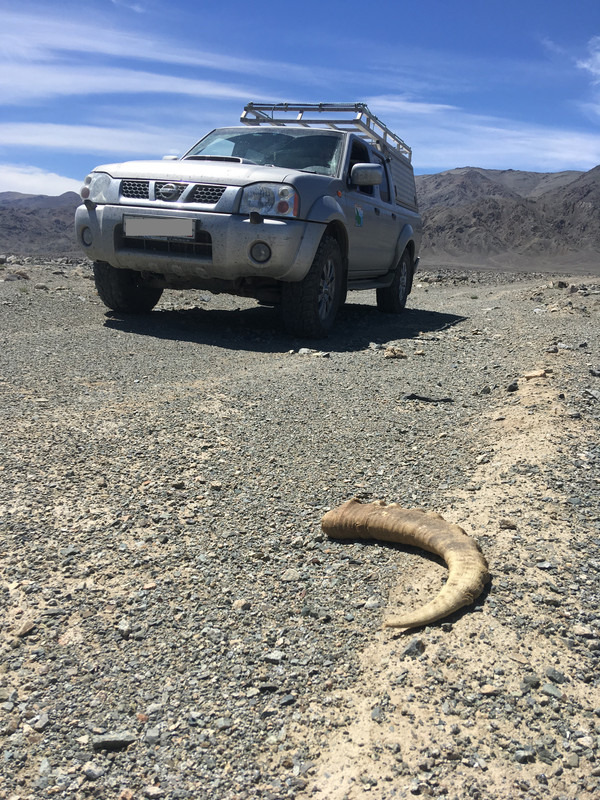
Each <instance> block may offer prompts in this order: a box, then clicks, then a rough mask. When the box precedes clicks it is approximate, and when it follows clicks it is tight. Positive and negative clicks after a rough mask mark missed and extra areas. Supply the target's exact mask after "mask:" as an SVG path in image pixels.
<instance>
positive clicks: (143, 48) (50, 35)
mask: <svg viewBox="0 0 600 800" xmlns="http://www.w3.org/2000/svg"><path fill="white" fill-rule="evenodd" d="M91 27H92V28H93V35H91ZM0 53H1V54H2V55H3V57H4V58H7V59H10V58H15V57H16V58H18V60H19V63H20V64H25V63H30V64H32V63H38V64H40V65H47V64H51V63H52V62H62V61H64V59H65V57H70V58H73V57H75V58H77V57H79V58H80V59H81V61H82V66H83V68H84V70H85V73H86V74H88V73H89V72H90V71H91V66H92V65H91V64H90V58H91V57H94V56H100V57H101V56H109V57H116V58H121V59H122V58H126V59H128V60H130V61H131V62H136V61H138V62H144V61H146V62H147V61H152V62H155V63H160V64H164V65H172V66H181V67H186V66H187V67H192V68H194V67H196V68H202V69H209V70H213V71H222V72H232V73H235V74H236V75H255V76H260V77H265V78H269V79H274V78H277V77H278V76H282V75H283V76H285V79H286V81H302V82H305V83H307V84H310V85H328V84H331V82H332V81H333V80H334V79H335V80H339V79H344V78H346V79H347V80H349V81H351V80H352V79H354V78H356V77H357V75H356V73H354V72H353V71H351V70H347V69H341V68H336V69H332V68H327V67H325V68H320V69H318V70H315V69H314V68H313V67H311V66H306V65H303V64H294V63H293V62H281V61H273V60H269V59H264V58H247V57H241V56H233V55H230V54H229V53H222V52H212V51H208V50H202V49H201V48H197V49H196V48H194V49H192V48H189V47H186V46H185V45H182V43H181V42H179V41H172V40H170V39H168V38H166V37H165V38H163V37H160V36H151V35H142V34H136V33H131V32H129V31H127V30H118V29H115V28H114V27H108V26H107V25H105V24H102V22H99V23H98V24H95V25H93V26H90V22H89V21H86V22H85V23H84V22H78V21H71V22H65V20H64V19H53V18H52V16H51V15H50V14H47V15H46V14H44V15H43V16H42V17H39V18H37V17H32V16H31V15H25V14H20V13H18V12H16V13H10V12H9V13H7V14H5V15H3V19H2V30H1V31H0ZM69 66H70V68H71V69H72V70H73V64H72V63H70V64H69Z"/></svg>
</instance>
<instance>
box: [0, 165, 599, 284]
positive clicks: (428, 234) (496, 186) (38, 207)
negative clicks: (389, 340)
mask: <svg viewBox="0 0 600 800" xmlns="http://www.w3.org/2000/svg"><path fill="white" fill-rule="evenodd" d="M416 180H417V193H418V197H419V205H420V208H421V212H422V214H423V221H424V226H425V229H424V237H423V245H422V251H421V256H422V265H423V266H424V267H427V266H441V265H455V264H456V265H457V264H471V265H480V266H488V267H494V266H496V267H498V268H502V267H504V268H506V267H509V268H510V267H513V268H521V267H529V268H537V267H540V268H541V267H543V266H551V267H553V268H560V267H564V268H572V267H574V266H577V267H585V266H588V265H590V266H592V265H594V266H596V267H597V266H598V265H599V264H600V166H597V167H595V168H594V169H591V170H589V172H576V171H569V172H549V173H540V172H523V171H519V170H486V169H480V168H478V167H461V168H459V169H452V170H448V171H447V172H440V173H437V174H435V175H418V176H417V179H416ZM78 203H79V197H78V195H77V194H75V193H74V192H67V193H65V194H62V195H60V196H58V197H52V196H47V195H25V194H19V193H17V192H0V252H2V253H14V254H18V255H48V256H59V255H62V256H65V255H66V256H80V255H81V253H80V250H79V248H78V247H77V244H76V242H75V238H74V235H73V215H74V212H75V208H76V206H77V205H78Z"/></svg>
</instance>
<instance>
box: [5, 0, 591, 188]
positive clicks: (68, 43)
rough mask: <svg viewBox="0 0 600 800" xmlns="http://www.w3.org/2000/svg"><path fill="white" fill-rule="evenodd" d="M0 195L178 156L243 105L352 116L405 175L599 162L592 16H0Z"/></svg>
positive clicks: (577, 10) (266, 7)
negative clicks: (326, 105) (361, 117)
mask: <svg viewBox="0 0 600 800" xmlns="http://www.w3.org/2000/svg"><path fill="white" fill-rule="evenodd" d="M0 65H1V66H0V191H21V192H26V193H35V194H38V193H39V194H60V193H62V192H63V191H67V190H75V191H77V190H78V188H79V185H80V183H81V180H82V179H83V178H84V177H85V175H86V174H87V173H88V172H89V171H90V170H91V169H92V168H93V167H94V166H96V165H98V164H102V163H109V162H114V161H123V160H129V159H134V158H161V157H162V156H163V155H165V154H168V153H183V152H184V151H185V150H187V149H188V148H189V147H190V146H191V145H192V144H193V143H194V142H195V141H197V140H198V139H199V138H201V136H202V135H204V133H206V132H207V131H209V130H211V129H212V128H214V127H217V126H219V125H231V124H236V123H237V121H238V120H239V115H240V112H241V111H242V108H243V106H244V104H245V103H246V102H248V101H250V100H255V101H271V100H273V101H278V102H279V101H290V102H321V101H327V102H350V101H361V102H367V103H368V105H369V107H370V108H371V110H372V111H373V112H374V113H375V114H377V115H378V116H379V117H380V118H381V119H382V120H383V121H384V122H385V123H386V124H387V125H388V126H389V127H390V128H392V130H394V131H395V132H396V133H398V134H399V135H400V136H402V138H404V139H405V140H406V141H407V142H408V144H409V145H410V146H411V147H412V148H413V154H414V155H413V163H414V165H415V170H416V171H417V172H419V173H432V172H439V171H442V170H445V169H451V168H453V167H460V166H467V165H470V166H478V167H484V168H493V169H524V170H536V171H540V172H554V171H558V170H566V169H577V170H587V169H591V168H592V167H594V166H596V165H597V164H599V163H600V0H572V2H571V3H570V4H568V3H565V2H564V0H560V2H558V0H543V1H542V0H539V1H538V0H520V2H516V1H515V0H503V1H502V2H496V0H417V2H414V3H405V2H400V0H394V1H393V2H392V1H391V0H378V2H377V3H368V2H358V0H345V2H337V0H301V2H294V3H284V2H280V3H276V2H265V0H245V2H240V1H239V0H221V2H215V1H214V0H213V1H212V2H207V1H206V0H194V2H191V0H164V2H163V1H162V0H93V2H92V1H91V0H76V1H72V0H54V1H53V2H47V1H46V2H43V3H42V2H30V0H21V1H20V2H18V3H17V2H15V1H14V0H10V2H9V0H0Z"/></svg>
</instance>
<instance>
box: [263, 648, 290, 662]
mask: <svg viewBox="0 0 600 800" xmlns="http://www.w3.org/2000/svg"><path fill="white" fill-rule="evenodd" d="M284 658H285V653H284V652H283V651H282V650H271V652H270V653H267V654H266V655H265V657H264V659H265V661H268V662H269V663H270V664H281V662H282V661H283V660H284Z"/></svg>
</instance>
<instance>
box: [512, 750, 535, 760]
mask: <svg viewBox="0 0 600 800" xmlns="http://www.w3.org/2000/svg"><path fill="white" fill-rule="evenodd" d="M515 761H516V762H517V764H528V763H529V762H530V761H535V750H534V749H533V747H523V748H521V749H520V750H516V751H515Z"/></svg>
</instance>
